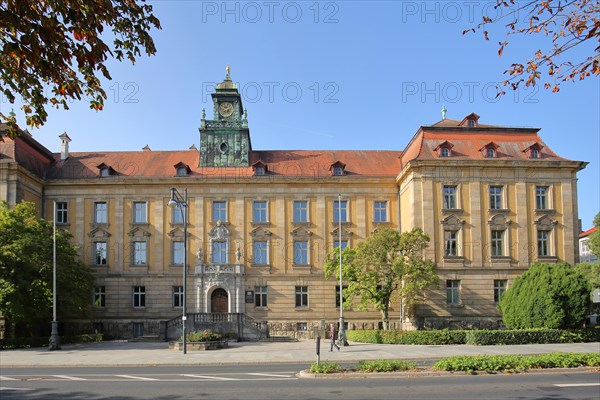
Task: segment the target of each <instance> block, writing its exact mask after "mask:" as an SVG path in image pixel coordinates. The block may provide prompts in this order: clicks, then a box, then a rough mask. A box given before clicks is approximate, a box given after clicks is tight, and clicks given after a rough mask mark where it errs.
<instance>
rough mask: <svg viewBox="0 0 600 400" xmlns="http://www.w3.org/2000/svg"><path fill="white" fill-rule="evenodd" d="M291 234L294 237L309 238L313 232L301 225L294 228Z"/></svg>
mask: <svg viewBox="0 0 600 400" xmlns="http://www.w3.org/2000/svg"><path fill="white" fill-rule="evenodd" d="M290 234H291V235H292V237H293V238H294V239H308V238H309V237H310V235H312V232H311V231H309V230H308V229H306V228H304V227H302V226H300V227H298V228H296V229H294V230H292V232H290Z"/></svg>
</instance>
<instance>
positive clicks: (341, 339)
mask: <svg viewBox="0 0 600 400" xmlns="http://www.w3.org/2000/svg"><path fill="white" fill-rule="evenodd" d="M338 250H339V254H340V328H339V330H338V342H339V344H340V346H345V345H346V332H345V329H344V297H343V292H344V287H343V286H342V250H343V249H342V195H341V194H338Z"/></svg>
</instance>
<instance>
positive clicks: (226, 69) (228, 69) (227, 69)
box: [225, 65, 231, 75]
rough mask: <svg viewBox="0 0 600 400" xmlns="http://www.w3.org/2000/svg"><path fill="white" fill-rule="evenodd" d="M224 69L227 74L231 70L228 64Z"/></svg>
mask: <svg viewBox="0 0 600 400" xmlns="http://www.w3.org/2000/svg"><path fill="white" fill-rule="evenodd" d="M225 71H226V72H227V75H229V71H231V68H229V65H228V66H226V67H225Z"/></svg>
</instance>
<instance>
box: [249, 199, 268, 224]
mask: <svg viewBox="0 0 600 400" xmlns="http://www.w3.org/2000/svg"><path fill="white" fill-rule="evenodd" d="M252 222H267V202H266V201H255V202H254V203H252Z"/></svg>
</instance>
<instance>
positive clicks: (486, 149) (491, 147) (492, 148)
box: [479, 142, 500, 158]
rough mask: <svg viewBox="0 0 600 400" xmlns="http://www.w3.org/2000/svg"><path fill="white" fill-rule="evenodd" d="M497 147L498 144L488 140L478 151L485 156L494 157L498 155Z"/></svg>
mask: <svg viewBox="0 0 600 400" xmlns="http://www.w3.org/2000/svg"><path fill="white" fill-rule="evenodd" d="M498 147H500V146H498V145H497V144H496V143H494V142H489V143H488V144H486V145H485V146H483V147H482V148H480V149H479V151H481V152H482V154H483V156H484V157H485V158H496V157H498V152H497V150H498Z"/></svg>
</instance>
